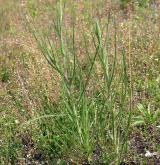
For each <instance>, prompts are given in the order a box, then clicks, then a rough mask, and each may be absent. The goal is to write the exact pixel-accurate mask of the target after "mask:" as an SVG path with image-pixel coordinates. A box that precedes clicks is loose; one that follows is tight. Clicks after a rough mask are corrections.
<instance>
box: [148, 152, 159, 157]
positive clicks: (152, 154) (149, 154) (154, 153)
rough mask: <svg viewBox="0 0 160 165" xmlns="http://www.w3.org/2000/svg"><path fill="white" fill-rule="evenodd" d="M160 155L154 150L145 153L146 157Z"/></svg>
mask: <svg viewBox="0 0 160 165" xmlns="http://www.w3.org/2000/svg"><path fill="white" fill-rule="evenodd" d="M157 155H158V152H153V153H151V152H150V151H146V154H145V157H148V158H150V157H153V156H157Z"/></svg>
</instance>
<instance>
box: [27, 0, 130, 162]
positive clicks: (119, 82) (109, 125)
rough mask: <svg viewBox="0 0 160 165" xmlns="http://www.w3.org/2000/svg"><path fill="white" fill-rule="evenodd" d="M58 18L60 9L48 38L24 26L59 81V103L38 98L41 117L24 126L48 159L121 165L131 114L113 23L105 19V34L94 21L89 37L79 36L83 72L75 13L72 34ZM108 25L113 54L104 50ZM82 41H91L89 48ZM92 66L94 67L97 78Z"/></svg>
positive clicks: (124, 66)
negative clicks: (31, 129) (33, 129)
mask: <svg viewBox="0 0 160 165" xmlns="http://www.w3.org/2000/svg"><path fill="white" fill-rule="evenodd" d="M73 12H74V11H73ZM63 14H64V13H63V7H62V4H61V3H59V4H58V7H57V15H56V19H55V20H54V21H53V25H52V28H51V29H49V32H47V33H44V32H42V31H39V30H38V29H37V28H36V27H35V26H34V24H31V23H29V24H30V30H31V32H32V34H33V35H34V37H35V39H36V42H37V44H38V47H39V49H40V51H41V52H42V54H43V55H44V57H45V58H46V60H47V61H48V63H49V64H50V66H51V67H52V68H53V69H54V70H56V71H57V73H58V74H59V76H60V79H61V90H60V99H59V100H60V101H59V102H57V103H56V104H52V103H51V102H50V101H49V99H48V98H47V96H46V95H44V96H41V97H40V96H39V97H40V99H41V111H40V112H37V116H38V117H37V118H35V119H31V121H29V125H30V124H33V123H36V129H37V131H38V132H35V139H36V140H37V142H38V144H39V147H40V148H42V149H43V150H44V151H45V152H46V153H47V154H49V155H50V156H51V157H52V159H59V158H60V159H61V158H62V159H64V158H66V160H67V161H69V162H77V163H78V162H79V163H83V162H88V163H93V164H94V163H106V164H110V163H113V164H120V163H121V162H123V160H124V156H125V153H126V151H127V147H128V133H129V127H130V121H131V113H130V112H129V111H128V109H129V108H128V103H129V99H130V98H129V95H130V94H129V92H130V89H129V84H128V75H127V64H126V55H125V50H124V48H123V46H122V50H121V52H120V53H118V51H117V44H118V41H117V26H116V20H115V17H114V16H112V17H110V16H109V17H108V22H107V24H106V26H105V27H104V28H102V27H101V24H100V23H99V21H98V20H97V21H93V22H94V23H93V25H92V28H91V30H90V34H86V33H85V31H83V34H81V35H82V36H83V37H82V42H83V43H85V44H84V45H85V46H84V47H83V48H82V49H84V52H85V59H86V60H87V67H86V69H85V70H84V68H83V66H82V65H81V57H79V56H78V55H77V54H78V50H77V43H76V42H77V40H76V34H77V33H79V31H78V30H77V29H76V18H75V13H73V18H72V28H71V31H69V30H68V29H67V28H65V24H64V17H63ZM111 19H113V22H114V26H113V27H114V29H115V30H114V53H113V54H112V53H111V52H110V49H109V46H110V34H109V30H108V29H109V26H110V20H111ZM87 33H88V32H87ZM69 35H70V36H71V37H70V40H68V38H69ZM50 36H54V38H52V39H51V37H50ZM87 36H91V38H92V42H91V46H90V45H89V44H88V41H87ZM68 43H70V44H68ZM89 50H92V51H89ZM96 66H99V70H100V71H101V78H100V77H99V76H98V73H97V72H96ZM95 76H97V80H96V81H95V79H94V77H95ZM92 81H95V84H99V86H100V87H99V88H97V87H96V86H95V87H93V89H92V92H91V93H88V92H87V89H88V87H89V84H90V83H91V82H92Z"/></svg>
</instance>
